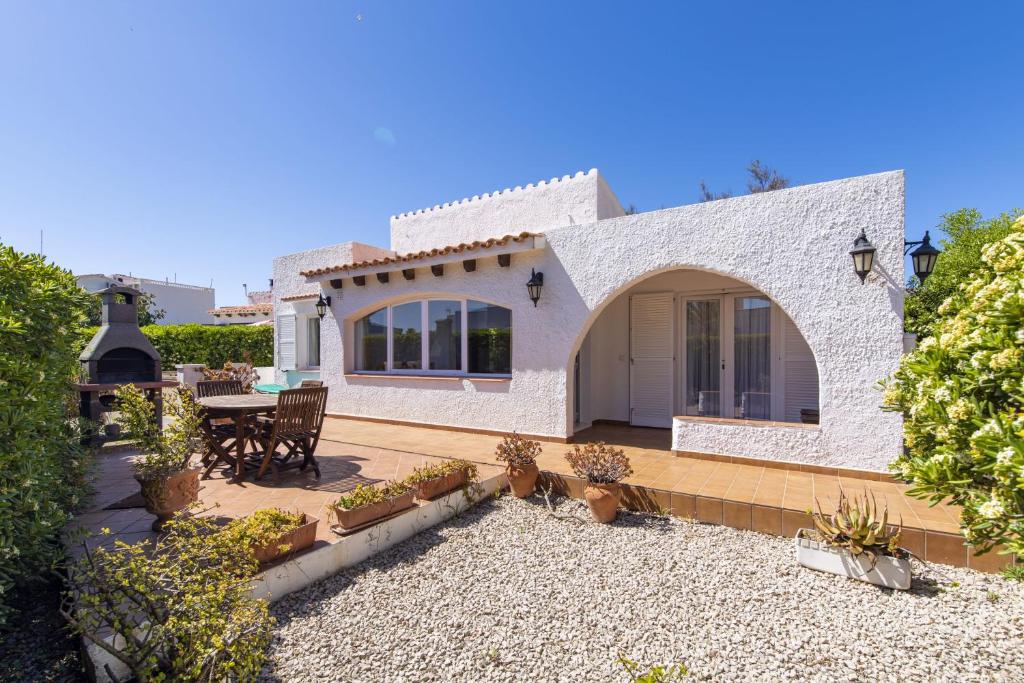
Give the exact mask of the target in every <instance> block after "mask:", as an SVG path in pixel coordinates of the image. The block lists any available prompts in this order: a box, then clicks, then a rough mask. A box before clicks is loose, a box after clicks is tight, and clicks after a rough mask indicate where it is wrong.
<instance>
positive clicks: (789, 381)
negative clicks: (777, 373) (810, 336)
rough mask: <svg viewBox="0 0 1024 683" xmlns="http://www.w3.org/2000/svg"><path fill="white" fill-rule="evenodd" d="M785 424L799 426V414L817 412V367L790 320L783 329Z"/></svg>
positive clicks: (807, 347)
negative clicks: (801, 412)
mask: <svg viewBox="0 0 1024 683" xmlns="http://www.w3.org/2000/svg"><path fill="white" fill-rule="evenodd" d="M782 337H783V349H784V352H783V353H784V363H785V377H786V380H785V392H786V394H785V402H786V422H800V410H801V409H804V408H807V409H811V410H817V409H818V366H817V365H816V364H815V363H814V354H813V353H812V352H811V348H810V347H809V346H807V342H806V341H805V340H804V337H803V335H802V334H800V330H798V329H797V327H796V325H794V324H793V321H792V320H790V319H789V316H785V322H783V327H782Z"/></svg>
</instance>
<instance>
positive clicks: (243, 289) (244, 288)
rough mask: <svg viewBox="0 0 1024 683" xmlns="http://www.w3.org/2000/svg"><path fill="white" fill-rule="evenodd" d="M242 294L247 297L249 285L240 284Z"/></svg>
mask: <svg viewBox="0 0 1024 683" xmlns="http://www.w3.org/2000/svg"><path fill="white" fill-rule="evenodd" d="M242 292H244V293H245V295H246V296H249V285H247V284H245V283H244V282H243V283H242Z"/></svg>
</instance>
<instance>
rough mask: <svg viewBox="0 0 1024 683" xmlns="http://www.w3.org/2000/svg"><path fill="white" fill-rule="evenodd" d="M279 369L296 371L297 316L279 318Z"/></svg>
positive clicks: (280, 316) (277, 326)
mask: <svg viewBox="0 0 1024 683" xmlns="http://www.w3.org/2000/svg"><path fill="white" fill-rule="evenodd" d="M275 327H276V328H277V367H278V369H279V370H294V369H295V367H296V365H295V316H294V315H279V316H277V323H276V325H275Z"/></svg>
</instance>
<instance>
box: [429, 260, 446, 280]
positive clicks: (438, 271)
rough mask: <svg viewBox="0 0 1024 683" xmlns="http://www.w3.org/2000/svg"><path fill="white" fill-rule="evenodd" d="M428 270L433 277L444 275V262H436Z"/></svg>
mask: <svg viewBox="0 0 1024 683" xmlns="http://www.w3.org/2000/svg"><path fill="white" fill-rule="evenodd" d="M430 272H431V273H433V274H434V277H441V276H442V275H444V264H443V263H438V264H435V265H433V266H430Z"/></svg>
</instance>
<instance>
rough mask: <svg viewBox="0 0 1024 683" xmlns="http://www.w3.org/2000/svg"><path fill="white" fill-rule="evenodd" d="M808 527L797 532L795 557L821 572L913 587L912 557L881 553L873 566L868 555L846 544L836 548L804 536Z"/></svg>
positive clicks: (889, 586)
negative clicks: (911, 580) (897, 556)
mask: <svg viewBox="0 0 1024 683" xmlns="http://www.w3.org/2000/svg"><path fill="white" fill-rule="evenodd" d="M807 531H808V529H800V530H799V531H797V532H796V560H797V562H799V563H800V564H802V565H803V566H805V567H810V568H811V569H817V570H818V571H820V572H829V573H830V574H838V575H839V576H846V577H849V578H851V579H858V580H860V581H867V582H868V583H873V584H875V585H876V586H885V587H886V588H895V589H897V590H901V591H905V590H907V589H908V588H910V578H911V576H910V560H905V559H899V558H896V557H889V556H888V555H878V556H876V558H875V563H874V566H872V563H871V558H870V557H869V556H868V555H854V554H853V553H851V552H850V551H849V550H846V549H845V548H836V547H833V546H830V545H826V544H824V543H820V542H818V541H815V540H813V539H811V538H806V537H805V532H807Z"/></svg>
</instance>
